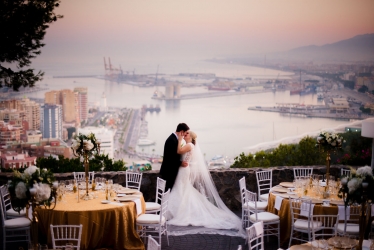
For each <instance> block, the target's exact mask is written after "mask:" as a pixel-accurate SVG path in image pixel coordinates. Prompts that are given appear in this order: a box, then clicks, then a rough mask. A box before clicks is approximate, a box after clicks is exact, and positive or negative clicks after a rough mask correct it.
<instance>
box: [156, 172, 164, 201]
mask: <svg viewBox="0 0 374 250" xmlns="http://www.w3.org/2000/svg"><path fill="white" fill-rule="evenodd" d="M165 187H166V181H165V180H164V179H161V178H160V177H157V187H156V199H155V202H156V203H159V204H161V201H162V195H163V194H164V192H165Z"/></svg>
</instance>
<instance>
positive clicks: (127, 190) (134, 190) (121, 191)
mask: <svg viewBox="0 0 374 250" xmlns="http://www.w3.org/2000/svg"><path fill="white" fill-rule="evenodd" d="M136 192H138V190H136V189H125V190H117V194H134V193H136Z"/></svg>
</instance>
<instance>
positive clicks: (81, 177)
mask: <svg viewBox="0 0 374 250" xmlns="http://www.w3.org/2000/svg"><path fill="white" fill-rule="evenodd" d="M73 174H74V180H76V181H77V182H78V181H86V173H85V172H73ZM93 179H95V172H94V171H91V172H88V181H89V182H90V183H92V180H93Z"/></svg>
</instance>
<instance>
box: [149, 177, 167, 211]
mask: <svg viewBox="0 0 374 250" xmlns="http://www.w3.org/2000/svg"><path fill="white" fill-rule="evenodd" d="M165 186H166V181H165V180H164V179H161V178H160V177H157V186H156V197H155V202H146V203H145V213H146V214H155V213H158V212H160V208H161V199H162V195H163V194H164V192H165Z"/></svg>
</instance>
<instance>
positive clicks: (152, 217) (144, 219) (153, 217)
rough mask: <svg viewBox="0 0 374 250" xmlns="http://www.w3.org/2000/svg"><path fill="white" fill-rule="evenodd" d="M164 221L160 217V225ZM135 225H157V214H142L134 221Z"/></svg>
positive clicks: (158, 221)
mask: <svg viewBox="0 0 374 250" xmlns="http://www.w3.org/2000/svg"><path fill="white" fill-rule="evenodd" d="M165 221H166V219H165V217H164V216H162V221H161V223H162V225H163V224H164V223H165ZM136 223H137V224H158V223H160V215H159V214H142V215H140V216H139V217H138V218H137V219H136Z"/></svg>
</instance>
